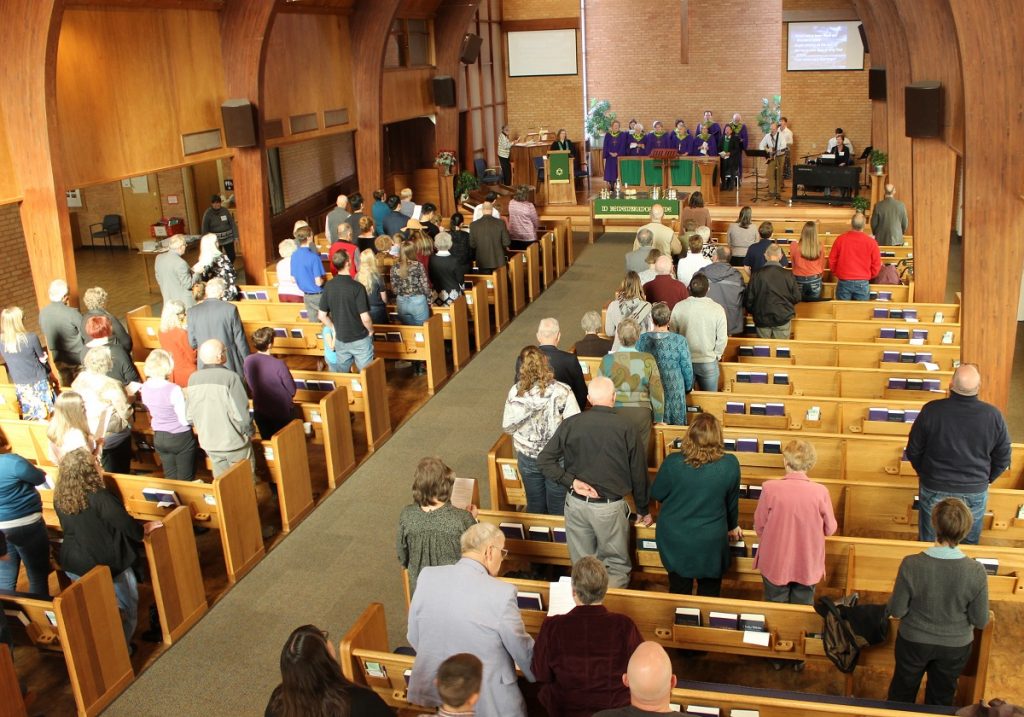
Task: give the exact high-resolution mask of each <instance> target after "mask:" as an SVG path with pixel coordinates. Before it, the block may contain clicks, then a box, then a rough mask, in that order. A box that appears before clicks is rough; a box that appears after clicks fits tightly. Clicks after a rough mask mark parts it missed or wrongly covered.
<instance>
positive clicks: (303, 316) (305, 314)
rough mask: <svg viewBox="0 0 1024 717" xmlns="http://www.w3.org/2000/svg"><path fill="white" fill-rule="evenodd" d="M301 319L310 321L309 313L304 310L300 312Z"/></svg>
mask: <svg viewBox="0 0 1024 717" xmlns="http://www.w3.org/2000/svg"><path fill="white" fill-rule="evenodd" d="M299 318H300V319H302V320H303V321H308V320H309V312H308V311H306V310H305V309H302V310H301V311H299Z"/></svg>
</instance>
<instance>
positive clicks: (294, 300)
mask: <svg viewBox="0 0 1024 717" xmlns="http://www.w3.org/2000/svg"><path fill="white" fill-rule="evenodd" d="M298 248H299V245H298V244H296V243H295V240H294V239H291V238H288V239H285V240H284V241H282V242H281V243H280V244H278V245H277V253H278V254H280V255H281V260H280V261H279V262H277V265H276V267H275V269H276V273H277V300H278V301H283V302H284V303H287V304H301V303H302V296H303V294H302V289H300V288H299V285H298V284H297V283H296V282H295V277H294V276H292V254H294V253H295V250H296V249H298Z"/></svg>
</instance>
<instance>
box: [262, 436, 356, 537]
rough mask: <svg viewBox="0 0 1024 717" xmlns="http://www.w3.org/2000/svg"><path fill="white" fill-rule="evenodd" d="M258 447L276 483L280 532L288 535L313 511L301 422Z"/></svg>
mask: <svg viewBox="0 0 1024 717" xmlns="http://www.w3.org/2000/svg"><path fill="white" fill-rule="evenodd" d="M350 436H351V434H350ZM261 447H262V452H263V457H264V458H265V460H266V462H267V468H268V469H269V471H270V476H271V480H272V481H273V482H274V483H276V484H277V498H278V503H279V504H280V506H281V532H283V533H288V532H290V531H291V530H292V529H293V528H295V526H297V525H298V524H299V522H300V521H301V520H302V519H303V518H305V517H306V516H307V515H309V514H310V513H311V512H312V511H313V483H312V478H311V477H310V474H309V452H308V451H307V450H306V435H305V433H304V432H303V429H302V422H301V421H299V420H293V421H292V422H291V423H289V424H288V425H287V426H285V427H284V428H282V429H281V430H279V431H278V432H277V433H275V434H274V435H273V436H272V437H271V438H270V439H269V440H268V439H266V438H264V439H263V441H262V446H261ZM253 450H257V448H256V447H255V446H254V447H253Z"/></svg>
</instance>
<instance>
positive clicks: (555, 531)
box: [551, 528, 565, 543]
mask: <svg viewBox="0 0 1024 717" xmlns="http://www.w3.org/2000/svg"><path fill="white" fill-rule="evenodd" d="M551 537H552V538H554V540H555V542H556V543H564V542H565V528H552V529H551Z"/></svg>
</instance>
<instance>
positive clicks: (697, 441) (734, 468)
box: [651, 413, 743, 597]
mask: <svg viewBox="0 0 1024 717" xmlns="http://www.w3.org/2000/svg"><path fill="white" fill-rule="evenodd" d="M651 498H653V499H654V500H656V501H659V503H660V504H661V505H660V508H659V512H658V525H657V529H656V534H655V538H656V540H657V542H658V553H660V554H661V562H662V564H663V565H664V566H665V569H666V570H668V586H669V590H670V591H671V592H673V593H680V594H683V595H689V594H691V593H692V591H693V583H694V582H695V581H696V583H697V594H698V595H710V596H713V597H717V596H718V595H719V594H720V593H721V592H722V573H724V572H725V570H726V568H728V567H729V541H730V540H740V539H742V537H743V530H742V529H741V528H740V527H739V498H740V463H739V461H738V460H736V456H734V455H732V454H728V453H725V452H724V449H723V447H722V426H721V424H719V422H718V419H716V418H715V417H714V416H712V415H710V414H707V413H700V414H698V415H697V417H696V418H695V419H694V420H693V425H691V426H690V429H689V430H688V431H687V432H686V437H685V438H683V445H682V448H681V449H680V451H679V452H678V453H673V454H672V455H670V456H667V457H666V458H665V461H664V462H663V463H662V464H661V468H659V469H658V475H657V477H655V479H654V485H653V486H652V487H651Z"/></svg>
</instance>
